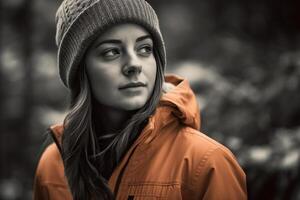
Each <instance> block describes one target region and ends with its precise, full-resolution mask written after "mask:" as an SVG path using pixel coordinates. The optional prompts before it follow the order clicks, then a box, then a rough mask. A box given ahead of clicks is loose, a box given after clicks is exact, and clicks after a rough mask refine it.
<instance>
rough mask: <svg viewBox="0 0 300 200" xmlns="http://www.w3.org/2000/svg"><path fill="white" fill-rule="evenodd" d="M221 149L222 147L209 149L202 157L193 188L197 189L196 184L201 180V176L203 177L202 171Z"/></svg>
mask: <svg viewBox="0 0 300 200" xmlns="http://www.w3.org/2000/svg"><path fill="white" fill-rule="evenodd" d="M218 149H220V147H218V146H217V147H215V148H211V149H209V150H208V151H207V152H206V153H205V154H204V156H203V157H202V159H201V160H200V163H199V164H198V165H197V167H196V170H195V176H194V179H193V182H192V187H193V188H195V187H196V183H197V181H198V179H199V176H200V175H201V173H202V172H203V171H202V169H203V168H204V166H205V165H206V164H207V162H208V160H209V158H210V156H211V155H212V154H213V153H214V152H215V151H216V150H218Z"/></svg>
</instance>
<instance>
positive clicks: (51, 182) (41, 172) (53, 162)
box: [33, 143, 72, 200]
mask: <svg viewBox="0 0 300 200" xmlns="http://www.w3.org/2000/svg"><path fill="white" fill-rule="evenodd" d="M33 199H34V200H60V199H63V200H71V199H72V195H71V193H70V191H69V188H68V184H67V180H66V178H65V175H64V167H63V163H62V160H61V157H60V153H59V150H58V148H57V147H56V144H54V143H53V144H51V145H50V146H48V147H47V148H46V150H45V151H44V152H43V154H42V156H41V158H40V160H39V164H38V167H37V170H36V173H35V178H34V185H33Z"/></svg>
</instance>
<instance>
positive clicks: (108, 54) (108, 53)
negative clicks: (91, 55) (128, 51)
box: [101, 49, 120, 59]
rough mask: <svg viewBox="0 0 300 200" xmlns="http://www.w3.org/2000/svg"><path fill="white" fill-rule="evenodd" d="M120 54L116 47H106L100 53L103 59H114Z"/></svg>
mask: <svg viewBox="0 0 300 200" xmlns="http://www.w3.org/2000/svg"><path fill="white" fill-rule="evenodd" d="M119 55H120V51H119V50H118V49H108V50H105V51H103V52H102V53H101V56H102V57H104V58H105V59H114V58H116V57H118V56H119Z"/></svg>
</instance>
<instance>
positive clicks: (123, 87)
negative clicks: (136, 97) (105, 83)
mask: <svg viewBox="0 0 300 200" xmlns="http://www.w3.org/2000/svg"><path fill="white" fill-rule="evenodd" d="M137 87H146V84H145V83H142V82H131V83H128V84H125V85H122V86H120V87H119V89H120V90H124V89H128V88H137Z"/></svg>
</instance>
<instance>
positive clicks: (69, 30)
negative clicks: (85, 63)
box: [55, 0, 166, 89]
mask: <svg viewBox="0 0 300 200" xmlns="http://www.w3.org/2000/svg"><path fill="white" fill-rule="evenodd" d="M120 23H134V24H138V25H141V26H142V27H144V28H145V29H146V30H147V31H148V32H149V33H150V34H151V36H152V39H153V43H154V48H155V49H156V50H157V52H158V56H159V59H160V62H161V63H162V67H163V70H164V68H165V66H166V52H165V45H164V41H163V38H162V35H161V32H160V28H159V21H158V18H157V15H156V13H155V11H154V10H153V8H152V7H151V6H150V5H149V4H148V3H147V2H146V1H145V0H64V1H63V2H62V4H61V5H60V7H59V8H58V10H57V12H56V38H55V39H56V45H57V47H58V55H57V60H58V67H59V74H60V78H61V80H62V82H63V83H64V85H65V86H66V87H67V88H69V89H72V88H73V85H74V81H75V79H76V77H77V75H76V73H77V72H78V69H79V65H80V62H81V60H82V59H83V55H84V54H85V52H86V50H87V48H88V47H89V46H90V45H91V43H92V42H93V41H94V40H95V39H96V38H97V36H99V34H101V33H102V32H104V31H105V30H107V29H108V28H110V27H111V26H113V25H115V24H120Z"/></svg>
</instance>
